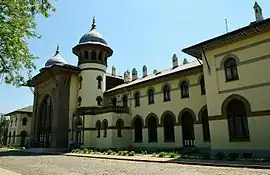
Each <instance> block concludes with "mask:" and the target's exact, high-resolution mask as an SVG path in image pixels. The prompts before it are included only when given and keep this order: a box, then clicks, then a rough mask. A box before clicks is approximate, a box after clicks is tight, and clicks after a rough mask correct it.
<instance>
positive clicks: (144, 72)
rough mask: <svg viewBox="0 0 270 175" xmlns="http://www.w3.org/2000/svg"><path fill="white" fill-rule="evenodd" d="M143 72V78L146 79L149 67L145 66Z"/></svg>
mask: <svg viewBox="0 0 270 175" xmlns="http://www.w3.org/2000/svg"><path fill="white" fill-rule="evenodd" d="M142 71H143V77H146V76H147V67H146V65H143V68H142Z"/></svg>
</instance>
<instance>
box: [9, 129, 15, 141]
mask: <svg viewBox="0 0 270 175" xmlns="http://www.w3.org/2000/svg"><path fill="white" fill-rule="evenodd" d="M8 138H9V139H8V144H11V139H12V144H15V139H16V131H13V135H11V131H9V133H8Z"/></svg>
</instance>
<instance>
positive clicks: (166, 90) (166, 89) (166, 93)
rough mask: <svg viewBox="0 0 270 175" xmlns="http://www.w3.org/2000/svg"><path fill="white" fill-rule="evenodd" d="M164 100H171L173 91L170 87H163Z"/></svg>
mask: <svg viewBox="0 0 270 175" xmlns="http://www.w3.org/2000/svg"><path fill="white" fill-rule="evenodd" d="M163 100H164V101H170V100H171V90H170V87H169V85H165V86H164V87H163Z"/></svg>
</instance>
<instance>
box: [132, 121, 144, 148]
mask: <svg viewBox="0 0 270 175" xmlns="http://www.w3.org/2000/svg"><path fill="white" fill-rule="evenodd" d="M133 127H134V135H135V138H134V142H135V143H141V142H142V140H143V131H142V130H143V121H142V119H141V118H140V117H136V118H135V120H134V122H133Z"/></svg>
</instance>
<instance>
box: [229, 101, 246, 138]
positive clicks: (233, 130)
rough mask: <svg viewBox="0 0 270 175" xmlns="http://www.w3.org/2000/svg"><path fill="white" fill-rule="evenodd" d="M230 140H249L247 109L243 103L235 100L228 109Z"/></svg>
mask: <svg viewBox="0 0 270 175" xmlns="http://www.w3.org/2000/svg"><path fill="white" fill-rule="evenodd" d="M226 112H227V117H228V125H229V135H230V140H231V141H235V140H242V139H245V140H249V138H250V137H249V128H248V119H247V112H246V107H245V105H244V104H243V102H242V101H240V100H238V99H233V100H232V101H230V102H229V104H228V105H227V108H226Z"/></svg>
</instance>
